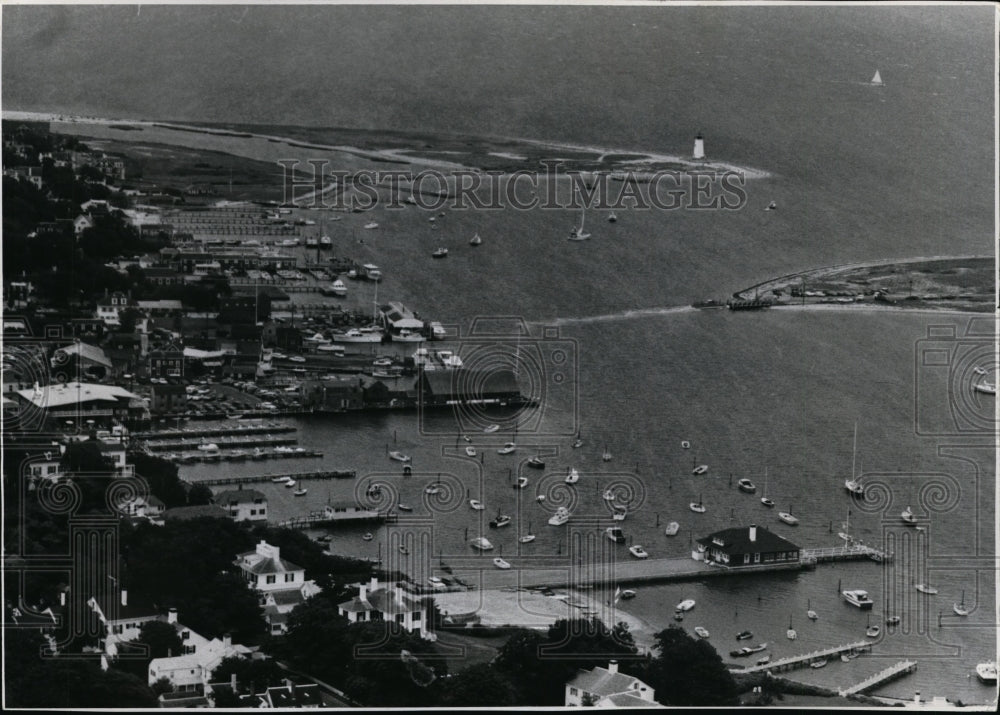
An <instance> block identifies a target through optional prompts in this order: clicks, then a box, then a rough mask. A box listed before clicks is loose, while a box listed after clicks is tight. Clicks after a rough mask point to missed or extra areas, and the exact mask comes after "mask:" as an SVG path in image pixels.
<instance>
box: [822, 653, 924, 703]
mask: <svg viewBox="0 0 1000 715" xmlns="http://www.w3.org/2000/svg"><path fill="white" fill-rule="evenodd" d="M916 669H917V664H916V663H915V662H914V661H912V660H901V661H899V662H898V663H896V664H895V665H892V666H889V667H888V668H886V669H885V670H883V671H880V672H878V673H876V674H875V675H873V676H872V677H870V678H866V679H865V680H862V681H861V682H860V683H857V684H856V685H852V686H851V687H849V688H845V689H844V690H841V691H839V693H840V696H841V697H843V696H845V695H854V694H856V693H863V692H864V691H866V690H871V689H872V688H874V687H877V686H879V685H882V684H883V683H888V682H889V681H890V680H895V679H896V678H901V677H903V676H904V675H907V674H909V673H912V672H913V671H915V670H916Z"/></svg>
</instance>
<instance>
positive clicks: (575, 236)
mask: <svg viewBox="0 0 1000 715" xmlns="http://www.w3.org/2000/svg"><path fill="white" fill-rule="evenodd" d="M586 218H587V207H586V205H583V206H581V207H580V225H579V226H578V227H576V228H574V229H573V230H572V231H570V233H569V240H570V241H586V240H587V239H588V238H590V234H589V233H587V232H586V231H584V229H583V224H584V221H585V219H586Z"/></svg>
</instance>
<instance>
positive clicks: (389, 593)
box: [337, 576, 437, 640]
mask: <svg viewBox="0 0 1000 715" xmlns="http://www.w3.org/2000/svg"><path fill="white" fill-rule="evenodd" d="M337 612H338V613H339V614H340V615H342V616H347V620H349V621H350V622H351V623H363V622H366V621H394V622H396V623H398V624H399V625H400V626H402V627H403V628H404V629H406V630H407V631H408V632H410V633H416V634H417V635H419V636H420V637H421V638H426V639H428V640H436V638H437V636H436V634H435V633H434V632H433V631H431V630H430V626H429V625H428V624H427V605H426V604H425V602H424V601H423V600H422V599H417V598H412V597H411V596H409V595H408V594H407V593H405V592H404V591H403V588H402V586H400V584H398V583H395V584H393V583H387V584H385V585H383V586H381V587H380V586H379V582H378V578H376V577H374V576H373V577H372V579H371V581H370V582H369V583H367V584H364V583H363V584H359V585H358V595H357V596H355V597H354V598H352V599H351V600H350V601H344V602H343V603H341V604H338V606H337Z"/></svg>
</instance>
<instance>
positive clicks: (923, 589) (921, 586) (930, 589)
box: [916, 583, 938, 596]
mask: <svg viewBox="0 0 1000 715" xmlns="http://www.w3.org/2000/svg"><path fill="white" fill-rule="evenodd" d="M916 589H917V590H918V591H920V593H926V594H929V595H931V596H933V595H934V594H936V593H937V592H938V590H937V589H936V588H935V587H934V586H931V585H929V584H926V583H918V584H917V585H916Z"/></svg>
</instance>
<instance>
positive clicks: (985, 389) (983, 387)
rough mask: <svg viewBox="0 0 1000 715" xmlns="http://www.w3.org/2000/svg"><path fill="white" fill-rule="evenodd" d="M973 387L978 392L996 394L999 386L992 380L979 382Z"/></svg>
mask: <svg viewBox="0 0 1000 715" xmlns="http://www.w3.org/2000/svg"><path fill="white" fill-rule="evenodd" d="M973 389H974V390H975V391H976V392H982V393H983V394H984V395H995V394H997V386H996V385H994V384H993V383H991V382H986V381H983V382H977V383H976V384H975V386H974V387H973Z"/></svg>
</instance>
